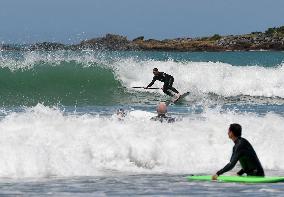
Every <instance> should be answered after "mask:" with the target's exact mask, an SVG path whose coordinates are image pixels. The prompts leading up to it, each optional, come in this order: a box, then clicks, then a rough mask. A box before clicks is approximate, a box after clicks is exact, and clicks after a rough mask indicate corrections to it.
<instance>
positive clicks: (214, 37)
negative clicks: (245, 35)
mask: <svg viewBox="0 0 284 197" xmlns="http://www.w3.org/2000/svg"><path fill="white" fill-rule="evenodd" d="M220 38H222V36H220V35H219V34H214V35H213V36H212V37H211V38H210V40H219V39H220Z"/></svg>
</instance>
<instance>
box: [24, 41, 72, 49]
mask: <svg viewBox="0 0 284 197" xmlns="http://www.w3.org/2000/svg"><path fill="white" fill-rule="evenodd" d="M66 48H67V47H66V46H65V45H64V44H61V43H55V42H42V43H36V44H33V45H30V46H29V47H28V49H29V50H32V51H34V50H44V51H54V50H64V49H66Z"/></svg>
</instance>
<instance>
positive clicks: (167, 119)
mask: <svg viewBox="0 0 284 197" xmlns="http://www.w3.org/2000/svg"><path fill="white" fill-rule="evenodd" d="M150 120H153V121H160V122H166V123H172V122H175V121H176V119H175V118H172V117H169V116H166V115H164V114H162V115H158V116H154V117H152V118H151V119H150Z"/></svg>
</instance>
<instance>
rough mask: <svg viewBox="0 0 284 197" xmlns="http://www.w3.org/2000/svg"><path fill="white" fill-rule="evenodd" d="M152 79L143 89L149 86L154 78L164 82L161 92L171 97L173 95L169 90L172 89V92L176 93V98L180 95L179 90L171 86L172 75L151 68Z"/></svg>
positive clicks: (153, 81) (172, 81)
mask: <svg viewBox="0 0 284 197" xmlns="http://www.w3.org/2000/svg"><path fill="white" fill-rule="evenodd" d="M153 74H154V77H153V80H152V81H151V83H150V84H149V85H148V86H147V87H145V89H147V88H149V87H151V86H152V85H153V84H154V83H155V81H156V80H158V81H161V82H164V86H163V92H164V93H165V94H167V95H169V96H171V97H173V96H174V95H173V94H172V93H171V92H170V91H169V90H171V91H173V92H174V93H176V99H177V98H179V97H180V94H179V92H178V91H177V90H176V89H175V88H174V87H173V83H174V77H173V76H171V75H169V74H167V73H164V72H159V70H158V69H157V68H154V69H153Z"/></svg>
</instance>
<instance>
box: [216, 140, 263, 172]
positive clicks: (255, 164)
mask: <svg viewBox="0 0 284 197" xmlns="http://www.w3.org/2000/svg"><path fill="white" fill-rule="evenodd" d="M238 161H239V162H240V164H241V166H242V169H241V170H240V171H239V172H238V173H237V174H238V175H242V174H244V173H246V174H247V175H248V176H264V171H263V168H262V166H261V163H260V161H259V159H258V157H257V155H256V153H255V151H254V149H253V147H252V146H251V144H250V143H249V142H248V141H247V140H246V139H245V138H242V137H239V138H237V140H236V141H235V146H234V147H233V153H232V156H231V159H230V162H229V163H228V164H227V165H226V166H225V167H224V168H223V169H221V170H219V171H218V172H217V173H216V174H217V175H218V176H219V175H221V174H223V173H225V172H227V171H229V170H231V169H233V168H234V166H235V165H236V163H237V162H238Z"/></svg>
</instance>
